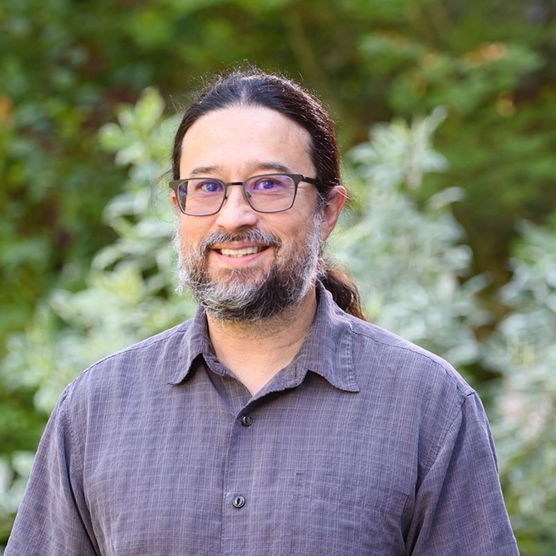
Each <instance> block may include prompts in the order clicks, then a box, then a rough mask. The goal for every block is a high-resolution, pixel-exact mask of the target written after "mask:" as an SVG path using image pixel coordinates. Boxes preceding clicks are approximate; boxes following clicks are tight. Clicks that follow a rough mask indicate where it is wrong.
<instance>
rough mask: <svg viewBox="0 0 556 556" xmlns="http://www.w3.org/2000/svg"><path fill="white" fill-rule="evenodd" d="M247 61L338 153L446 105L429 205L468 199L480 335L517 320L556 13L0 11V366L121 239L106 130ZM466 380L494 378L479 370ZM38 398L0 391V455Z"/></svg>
mask: <svg viewBox="0 0 556 556" xmlns="http://www.w3.org/2000/svg"><path fill="white" fill-rule="evenodd" d="M245 61H249V62H251V63H254V64H256V65H258V66H259V67H261V68H263V69H265V70H271V71H280V72H284V73H286V74H287V75H289V76H291V77H293V78H294V79H300V80H302V81H303V83H304V84H305V85H306V86H307V87H308V88H309V89H311V90H313V91H315V92H316V94H317V95H318V96H319V97H320V98H321V99H322V100H323V101H324V102H325V104H326V105H327V106H328V107H329V108H330V110H331V112H332V114H333V117H334V119H335V120H336V122H337V125H338V131H339V136H340V141H341V145H342V149H343V150H344V151H345V150H347V149H349V148H350V147H352V146H353V145H355V144H357V143H359V142H361V141H364V140H366V138H367V137H368V130H369V127H370V126H371V125H372V124H374V123H376V122H386V121H391V120H392V119H395V118H398V117H403V118H411V117H414V116H418V115H425V114H427V113H430V111H431V110H432V109H434V108H435V107H437V106H443V107H445V108H446V109H447V114H448V117H447V119H446V121H445V122H444V123H443V124H442V126H441V127H440V128H439V130H438V133H437V135H436V139H435V148H436V149H437V150H438V151H440V152H441V153H442V154H443V155H444V156H446V158H447V159H448V162H449V164H448V169H447V171H445V172H443V173H442V174H437V175H434V176H431V177H430V179H428V180H427V181H426V183H425V186H424V187H423V188H422V189H421V190H420V192H419V195H420V196H422V199H421V200H422V201H423V202H424V201H425V199H426V198H427V197H428V196H430V195H431V194H432V193H434V192H437V191H441V190H443V189H446V188H448V187H452V186H458V187H460V188H462V189H463V190H464V191H465V196H464V197H463V198H462V200H461V201H459V202H458V203H456V205H455V206H454V214H455V216H456V218H457V219H458V221H459V222H460V223H461V225H462V226H463V228H464V230H465V232H466V234H467V241H468V243H469V245H470V246H471V248H472V251H473V266H474V268H473V272H474V273H475V274H484V275H486V276H488V278H489V280H490V282H489V286H488V287H487V288H486V290H485V291H484V292H483V293H482V302H483V303H484V304H485V307H488V309H489V310H490V311H491V313H492V314H493V315H494V318H493V320H492V321H491V322H490V323H489V324H488V325H487V326H485V327H483V328H478V329H477V330H476V334H477V335H478V336H479V337H480V336H486V335H488V333H489V332H490V330H491V329H492V328H494V327H495V326H496V323H497V320H499V319H501V318H502V317H504V316H505V315H506V314H507V312H508V307H506V306H505V305H504V303H502V301H501V300H500V298H499V296H498V295H497V291H498V290H499V288H500V287H501V286H503V285H504V284H505V283H506V282H507V281H508V280H509V279H510V277H511V268H510V266H509V264H508V260H509V257H510V252H511V248H512V245H513V240H514V239H515V238H516V237H517V228H516V223H517V222H518V221H520V220H522V219H527V220H529V221H532V222H535V223H537V224H540V225H543V226H545V225H546V226H548V225H550V222H551V217H552V215H553V213H554V211H555V209H556V187H555V176H556V156H555V154H554V153H555V152H556V2H555V1H554V0H522V1H517V0H504V1H503V0H481V1H479V0H474V1H465V0H388V1H385V0H336V1H335V2H327V1H324V0H304V1H298V0H229V1H223V0H187V1H183V0H160V1H154V0H143V1H140V0H96V1H86V0H81V1H79V0H74V1H70V0H3V1H2V3H1V5H0V176H1V178H0V180H1V181H0V206H1V207H2V209H3V210H2V218H1V219H0V280H1V284H2V287H1V289H0V307H1V313H0V358H2V357H4V356H5V355H6V347H5V346H6V339H7V338H8V337H9V335H10V334H12V333H14V332H18V331H21V330H24V329H25V327H26V324H27V323H28V321H29V320H30V319H31V318H32V316H33V314H34V312H35V308H36V305H37V304H38V303H39V301H40V300H41V299H43V298H44V297H45V296H47V295H48V293H49V292H50V291H51V290H53V289H54V288H59V287H63V288H66V289H70V290H71V289H73V290H77V289H79V288H81V287H83V285H84V278H85V275H86V272H87V269H88V267H89V265H90V262H91V259H92V256H93V255H94V254H95V253H96V252H98V251H99V249H101V248H102V247H104V246H106V245H109V244H110V243H111V242H113V241H114V239H115V235H114V232H113V230H111V229H110V228H108V227H107V226H106V225H105V224H104V223H103V220H102V211H103V208H104V207H105V205H106V204H107V203H108V201H109V200H110V199H111V198H113V197H114V196H115V195H116V194H117V193H118V192H119V190H120V188H121V183H122V182H123V181H124V180H125V177H126V169H125V167H117V166H116V165H115V164H114V163H113V157H112V156H111V155H110V154H107V153H106V152H105V151H103V150H102V149H101V148H100V146H99V140H98V130H99V128H100V127H101V126H102V125H103V124H105V123H107V122H111V121H113V120H114V119H115V114H116V110H117V108H118V107H119V106H120V105H121V103H124V102H125V103H135V102H136V100H137V99H138V97H139V95H140V94H141V92H142V91H143V90H144V89H145V88H146V87H149V86H156V87H157V88H158V89H159V90H160V91H161V93H162V95H163V97H164V98H165V99H166V101H167V105H168V106H170V107H172V106H175V107H176V109H178V108H179V106H180V105H181V104H182V103H183V102H185V101H186V99H187V94H188V92H189V91H191V90H192V89H197V88H198V87H199V85H200V84H202V82H203V76H204V75H208V74H210V73H212V72H214V71H222V70H225V69H226V68H229V67H230V66H233V65H237V64H241V63H245ZM417 202H419V199H417ZM468 372H469V373H471V375H472V376H475V378H476V380H477V382H478V383H479V384H481V383H485V384H486V382H491V381H493V380H496V378H497V376H496V372H493V371H492V370H489V369H487V368H486V367H485V366H483V365H480V364H477V365H475V366H473V367H472V368H470V369H469V370H468ZM0 381H1V378H0ZM32 396H33V391H32V389H27V390H26V389H25V388H20V389H18V390H17V391H13V389H12V390H9V391H8V390H6V391H5V390H3V389H2V385H1V382H0V404H1V405H0V455H2V454H4V455H8V454H11V453H12V452H15V451H18V450H34V448H35V446H36V442H37V440H38V438H39V436H40V432H41V430H42V426H43V424H44V420H45V415H43V414H41V413H40V412H37V411H36V410H35V409H34V406H33V403H32ZM2 527H3V529H2V532H1V534H2V535H3V537H4V538H5V536H6V535H7V532H8V530H9V522H7V523H3V524H2ZM521 534H522V535H523V537H524V538H526V537H527V532H523V533H521ZM539 546H543V545H542V542H541V543H540V544H539ZM539 550H540V549H539ZM538 553H540V552H538ZM547 553H548V552H547ZM531 554H533V552H531Z"/></svg>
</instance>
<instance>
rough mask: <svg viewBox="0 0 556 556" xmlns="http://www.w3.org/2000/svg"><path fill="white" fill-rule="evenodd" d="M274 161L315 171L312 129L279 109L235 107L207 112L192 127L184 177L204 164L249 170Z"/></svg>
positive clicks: (185, 143)
mask: <svg viewBox="0 0 556 556" xmlns="http://www.w3.org/2000/svg"><path fill="white" fill-rule="evenodd" d="M273 162H275V163H276V164H277V165H279V166H280V167H281V168H284V167H285V168H287V169H289V171H291V172H293V173H301V174H306V175H310V176H313V175H314V167H313V164H312V161H311V137H310V135H309V133H308V132H307V131H306V130H305V129H304V128H303V127H301V126H300V125H299V124H298V123H296V122H294V121H293V120H291V119H290V118H288V117H286V116H284V115H282V114H281V113H280V112H277V111H276V110H272V109H270V108H265V107H261V106H230V107H227V108H223V109H218V110H213V111H211V112H209V113H207V114H205V115H204V116H202V117H200V118H199V119H198V120H197V121H196V122H195V123H194V124H193V125H192V126H191V127H190V128H189V130H188V131H187V133H186V134H185V136H184V138H183V141H182V146H181V160H180V174H181V175H182V177H185V175H187V174H189V173H191V171H193V170H194V169H195V168H199V167H200V168H207V169H208V168H211V169H212V168H214V169H217V170H218V171H219V172H220V171H221V172H222V173H223V174H226V173H233V174H238V173H246V172H252V171H256V170H257V169H259V168H260V169H271V167H272V163H273ZM277 167H278V166H277Z"/></svg>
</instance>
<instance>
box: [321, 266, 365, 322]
mask: <svg viewBox="0 0 556 556" xmlns="http://www.w3.org/2000/svg"><path fill="white" fill-rule="evenodd" d="M320 280H321V282H322V283H323V285H324V287H325V288H326V289H327V290H328V291H329V292H330V293H331V294H332V297H333V298H334V301H335V302H336V304H337V305H338V306H339V307H340V309H342V310H343V311H345V312H346V313H349V314H350V315H353V316H354V317H357V318H360V319H362V320H366V319H365V316H364V315H363V310H362V309H361V298H360V297H359V292H358V291H357V286H356V285H355V282H354V281H353V279H352V278H350V277H349V276H348V274H347V273H345V272H343V271H342V270H338V269H336V268H331V267H330V266H329V265H328V264H326V266H325V268H324V272H323V273H322V275H321V277H320Z"/></svg>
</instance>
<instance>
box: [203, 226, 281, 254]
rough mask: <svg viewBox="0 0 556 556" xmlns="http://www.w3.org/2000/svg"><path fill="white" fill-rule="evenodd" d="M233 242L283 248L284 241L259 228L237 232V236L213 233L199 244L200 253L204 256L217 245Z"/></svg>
mask: <svg viewBox="0 0 556 556" xmlns="http://www.w3.org/2000/svg"><path fill="white" fill-rule="evenodd" d="M232 241H252V242H255V243H262V244H263V245H267V246H268V247H281V246H282V241H281V240H280V238H279V237H277V236H275V235H274V234H271V233H270V232H265V231H263V230H259V229H258V228H255V229H250V230H245V231H243V232H237V233H235V234H229V233H226V232H221V231H220V232H213V233H211V234H209V235H208V236H207V237H206V238H205V239H204V240H203V241H201V243H200V244H199V247H198V251H199V253H200V254H204V253H206V252H207V250H208V249H210V248H211V247H213V246H214V245H216V244H217V243H229V242H232Z"/></svg>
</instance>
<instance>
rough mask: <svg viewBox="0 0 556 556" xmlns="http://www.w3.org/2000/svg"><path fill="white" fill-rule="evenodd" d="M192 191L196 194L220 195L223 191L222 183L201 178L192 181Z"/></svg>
mask: <svg viewBox="0 0 556 556" xmlns="http://www.w3.org/2000/svg"><path fill="white" fill-rule="evenodd" d="M192 185H193V190H194V191H195V192H196V193H205V194H209V195H210V194H213V193H221V192H222V190H223V189H224V185H223V184H222V182H220V181H218V180H213V179H207V178H202V179H199V180H192Z"/></svg>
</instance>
